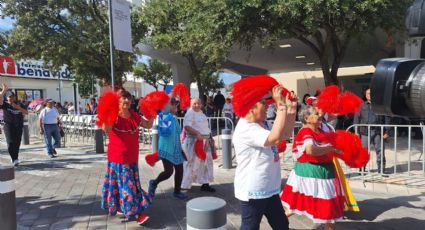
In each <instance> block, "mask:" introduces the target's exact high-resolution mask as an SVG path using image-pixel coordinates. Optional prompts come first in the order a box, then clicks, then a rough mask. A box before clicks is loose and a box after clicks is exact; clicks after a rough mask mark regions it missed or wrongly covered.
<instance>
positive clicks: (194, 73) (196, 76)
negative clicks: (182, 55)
mask: <svg viewBox="0 0 425 230" xmlns="http://www.w3.org/2000/svg"><path fill="white" fill-rule="evenodd" d="M187 60H188V61H189V66H190V69H191V70H192V77H193V78H194V79H195V80H196V85H197V86H198V92H199V99H201V101H202V103H203V104H205V101H204V97H203V96H204V94H205V89H204V87H203V86H202V83H201V74H200V71H199V69H198V66H197V65H196V61H195V58H194V57H193V55H188V56H187Z"/></svg>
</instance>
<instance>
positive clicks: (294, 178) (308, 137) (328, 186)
mask: <svg viewBox="0 0 425 230" xmlns="http://www.w3.org/2000/svg"><path fill="white" fill-rule="evenodd" d="M300 120H301V121H302V122H303V127H302V129H300V131H299V132H298V134H297V135H296V137H295V139H294V143H293V147H292V151H293V153H294V157H295V158H296V160H297V162H296V163H295V168H294V170H292V172H291V174H290V175H289V177H288V181H287V182H286V185H285V187H284V188H283V192H282V195H281V200H282V203H283V206H284V207H285V210H286V211H287V212H292V213H295V214H299V215H305V216H307V217H308V218H310V219H311V220H312V221H313V222H314V223H319V224H325V229H334V223H335V222H336V221H338V220H341V219H342V216H343V212H344V193H343V191H342V188H341V182H340V181H339V179H338V177H337V176H336V173H335V168H334V165H333V163H332V158H333V154H334V153H338V154H339V153H341V151H340V150H339V149H336V148H335V147H333V146H332V145H330V144H329V143H330V140H329V135H327V134H326V133H325V132H323V131H322V130H321V129H320V128H319V127H320V125H321V121H322V118H321V116H320V114H319V111H318V110H317V109H316V108H315V107H313V106H306V107H305V108H304V109H303V110H301V112H300ZM287 214H288V213H287Z"/></svg>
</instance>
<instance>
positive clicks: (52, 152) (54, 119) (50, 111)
mask: <svg viewBox="0 0 425 230" xmlns="http://www.w3.org/2000/svg"><path fill="white" fill-rule="evenodd" d="M53 103H54V102H53V100H52V99H47V100H46V107H45V108H44V109H43V110H41V112H40V116H39V119H38V123H39V126H40V134H41V135H44V141H45V143H46V149H47V154H48V155H49V156H50V157H51V158H53V157H56V156H57V152H56V148H59V147H60V141H61V136H60V131H59V125H60V120H59V112H58V110H57V109H56V108H55V107H53ZM52 137H53V139H54V141H55V142H54V144H53V145H52Z"/></svg>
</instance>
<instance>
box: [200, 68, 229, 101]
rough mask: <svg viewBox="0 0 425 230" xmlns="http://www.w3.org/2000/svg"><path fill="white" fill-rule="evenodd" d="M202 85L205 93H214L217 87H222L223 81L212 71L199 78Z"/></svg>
mask: <svg viewBox="0 0 425 230" xmlns="http://www.w3.org/2000/svg"><path fill="white" fill-rule="evenodd" d="M201 84H202V87H203V88H204V89H205V92H206V95H209V94H213V93H215V92H216V91H217V90H218V89H222V88H224V82H223V80H222V79H220V77H219V74H218V73H217V72H216V73H213V74H211V75H209V76H205V77H203V78H202V80H201Z"/></svg>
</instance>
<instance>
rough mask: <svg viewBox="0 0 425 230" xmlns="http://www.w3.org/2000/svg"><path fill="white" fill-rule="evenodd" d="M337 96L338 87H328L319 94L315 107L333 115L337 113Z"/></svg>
mask: <svg viewBox="0 0 425 230" xmlns="http://www.w3.org/2000/svg"><path fill="white" fill-rule="evenodd" d="M339 96H340V91H339V89H338V86H336V85H331V86H328V87H326V88H325V89H324V90H323V91H322V92H321V93H320V95H319V97H318V98H317V103H316V106H317V107H318V108H320V109H321V110H323V111H324V112H326V113H331V114H335V113H337V112H338V101H339V100H338V99H339Z"/></svg>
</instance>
